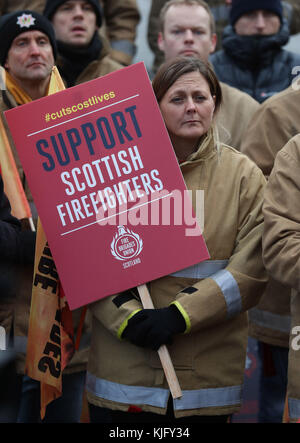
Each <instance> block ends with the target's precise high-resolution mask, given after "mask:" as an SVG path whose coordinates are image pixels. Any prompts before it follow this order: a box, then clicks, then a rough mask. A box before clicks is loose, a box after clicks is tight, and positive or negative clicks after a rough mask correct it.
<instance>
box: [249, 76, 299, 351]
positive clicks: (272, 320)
mask: <svg viewBox="0 0 300 443" xmlns="http://www.w3.org/2000/svg"><path fill="white" fill-rule="evenodd" d="M299 132H300V84H299V80H298V79H297V78H296V79H295V81H294V83H293V84H292V85H291V86H290V87H289V88H288V89H286V90H284V91H282V92H280V93H279V94H276V95H275V96H273V97H271V98H270V99H268V100H266V101H265V102H264V103H263V104H262V105H261V106H260V109H259V110H258V112H257V113H256V114H255V115H254V117H253V119H252V121H251V122H250V124H249V127H248V129H247V131H246V133H245V134H244V139H243V142H242V145H241V152H243V153H244V154H246V155H248V157H249V158H251V159H252V160H253V161H254V162H255V163H256V164H257V165H258V166H259V167H260V168H261V169H262V171H263V173H264V174H265V176H266V177H268V176H269V175H270V173H271V171H272V168H273V165H274V161H275V157H276V155H277V153H278V151H280V149H282V148H283V146H284V145H285V144H286V143H287V142H288V141H289V140H290V139H291V138H292V137H293V136H294V135H296V134H298V133H299ZM290 292H291V290H290V288H289V287H286V286H284V285H283V284H282V283H281V282H277V281H276V280H274V279H272V278H270V279H269V284H268V286H267V288H266V292H265V294H264V295H263V297H262V299H261V301H260V302H259V304H258V306H256V307H255V308H254V309H253V310H251V311H250V313H249V319H250V328H249V333H250V335H251V336H252V337H254V338H256V339H257V340H260V341H262V342H264V343H267V344H270V345H274V346H282V347H288V345H289V333H290V326H291V318H290Z"/></svg>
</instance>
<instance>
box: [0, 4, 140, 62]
mask: <svg viewBox="0 0 300 443" xmlns="http://www.w3.org/2000/svg"><path fill="white" fill-rule="evenodd" d="M45 4H46V0H0V15H2V14H7V13H9V12H13V11H17V10H21V9H31V10H33V11H36V12H39V13H40V14H42V12H43V10H44V7H45ZM100 4H101V5H102V7H103V13H104V19H105V20H104V21H105V23H104V26H102V27H101V30H100V33H101V34H102V35H104V36H106V37H107V38H108V40H109V43H110V45H111V57H112V59H113V60H115V61H117V62H118V63H121V64H122V65H129V64H130V63H131V62H132V59H133V56H134V54H135V37H136V28H137V25H138V23H139V20H140V13H139V9H138V6H137V2H136V0H100Z"/></svg>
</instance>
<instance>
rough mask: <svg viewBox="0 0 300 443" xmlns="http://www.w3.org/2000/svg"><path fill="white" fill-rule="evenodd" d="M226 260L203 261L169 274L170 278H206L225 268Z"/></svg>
mask: <svg viewBox="0 0 300 443" xmlns="http://www.w3.org/2000/svg"><path fill="white" fill-rule="evenodd" d="M227 264H228V260H205V261H203V262H201V263H198V264H196V265H194V266H190V267H189V268H185V269H182V270H181V271H178V272H174V273H173V274H170V276H171V277H181V278H199V279H201V278H208V277H210V276H211V275H213V274H215V273H217V272H218V271H220V270H221V269H224V268H226V266H227Z"/></svg>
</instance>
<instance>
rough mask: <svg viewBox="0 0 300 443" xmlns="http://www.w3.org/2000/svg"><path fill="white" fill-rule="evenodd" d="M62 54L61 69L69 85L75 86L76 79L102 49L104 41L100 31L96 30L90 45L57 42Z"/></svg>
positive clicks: (97, 56)
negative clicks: (82, 45) (81, 45)
mask: <svg viewBox="0 0 300 443" xmlns="http://www.w3.org/2000/svg"><path fill="white" fill-rule="evenodd" d="M57 47H58V51H59V55H60V62H59V70H60V72H61V74H62V76H63V78H64V79H65V80H66V82H67V86H68V87H70V86H74V85H75V82H76V79H77V78H78V77H79V76H80V74H81V73H82V72H83V71H84V69H85V68H86V67H87V66H88V65H89V64H90V63H91V62H92V61H94V60H97V59H98V58H99V56H100V53H101V51H102V41H101V39H100V37H99V34H98V32H95V34H94V37H93V39H92V41H91V43H90V44H89V45H88V46H85V47H80V46H73V45H67V44H66V43H63V42H61V41H58V42H57Z"/></svg>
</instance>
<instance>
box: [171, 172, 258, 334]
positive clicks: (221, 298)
mask: <svg viewBox="0 0 300 443" xmlns="http://www.w3.org/2000/svg"><path fill="white" fill-rule="evenodd" d="M253 167H254V168H253V169H252V173H251V174H249V176H248V178H247V180H246V179H245V180H243V181H242V184H241V189H240V200H239V201H240V203H239V209H238V213H237V214H236V217H238V222H239V229H238V234H237V236H236V240H235V245H234V248H233V250H232V254H231V256H230V257H229V260H228V264H227V266H226V268H225V269H222V270H221V271H218V272H216V273H215V274H213V275H211V276H210V277H209V278H205V279H203V280H199V281H198V282H196V283H195V284H193V285H192V286H190V287H187V288H185V289H183V290H182V291H181V292H179V293H178V294H177V296H176V300H175V301H174V302H173V303H174V304H175V305H176V306H177V308H178V309H179V310H180V312H181V313H182V315H183V316H184V318H185V320H186V325H187V329H186V332H189V331H191V332H193V331H197V330H200V329H203V328H207V327H211V326H214V325H217V324H219V323H221V322H223V321H226V320H228V319H230V318H232V317H233V316H236V315H238V314H240V313H241V312H245V311H247V310H248V309H250V308H251V307H253V306H254V305H256V304H257V303H258V301H259V299H260V297H261V295H262V294H263V291H264V289H265V286H266V283H267V276H266V271H265V269H264V266H263V262H262V249H261V237H262V229H263V215H262V203H263V192H264V188H265V178H264V177H263V174H262V172H261V171H260V170H259V169H258V168H257V167H256V166H255V165H253ZM220 229H222V226H220Z"/></svg>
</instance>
